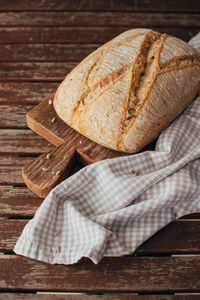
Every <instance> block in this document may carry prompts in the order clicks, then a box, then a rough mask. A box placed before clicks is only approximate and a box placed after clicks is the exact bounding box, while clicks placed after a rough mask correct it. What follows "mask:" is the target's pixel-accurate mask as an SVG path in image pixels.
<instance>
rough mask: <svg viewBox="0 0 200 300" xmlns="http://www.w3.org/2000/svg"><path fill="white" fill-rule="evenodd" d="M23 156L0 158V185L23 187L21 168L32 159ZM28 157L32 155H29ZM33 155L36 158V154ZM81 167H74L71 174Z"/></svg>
mask: <svg viewBox="0 0 200 300" xmlns="http://www.w3.org/2000/svg"><path fill="white" fill-rule="evenodd" d="M37 151H38V154H41V153H40V152H39V151H40V149H39V148H38V149H37ZM19 155H20V153H19ZM23 155H24V154H23V153H22V156H17V155H16V154H15V153H14V155H12V153H11V154H10V155H9V154H8V153H6V154H5V155H2V156H0V185H1V184H3V185H14V186H16V185H20V186H23V185H24V180H23V178H22V168H23V167H24V165H25V164H27V163H29V162H31V161H32V160H33V157H28V155H29V154H28V153H27V154H26V153H25V157H23ZM30 155H32V154H31V153H30ZM35 155H36V156H37V154H35ZM81 167H82V166H81V165H78V168H77V165H76V166H75V169H73V172H76V171H77V170H78V169H80V168H81ZM27 191H28V190H27ZM13 193H14V191H13ZM1 196H2V195H1ZM16 205H17V203H16Z"/></svg>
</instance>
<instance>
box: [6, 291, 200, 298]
mask: <svg viewBox="0 0 200 300" xmlns="http://www.w3.org/2000/svg"><path fill="white" fill-rule="evenodd" d="M0 299H2V300H3V299H6V300H22V299H25V300H32V299H33V300H54V299H55V300H56V299H57V300H111V299H114V300H199V295H197V294H193V295H191V296H190V295H187V294H185V295H184V294H181V295H178V294H177V295H136V294H134V293H117V294H116V293H106V294H101V295H95V294H83V293H76V292H75V293H70V292H68V293H67V292H38V293H37V294H25V293H18V294H17V293H16V294H15V293H0Z"/></svg>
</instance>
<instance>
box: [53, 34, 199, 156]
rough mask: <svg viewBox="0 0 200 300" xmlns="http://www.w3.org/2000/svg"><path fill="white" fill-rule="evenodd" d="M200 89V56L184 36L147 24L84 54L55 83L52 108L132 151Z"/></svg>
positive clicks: (92, 134) (79, 127)
mask: <svg viewBox="0 0 200 300" xmlns="http://www.w3.org/2000/svg"><path fill="white" fill-rule="evenodd" d="M199 89H200V57H199V55H198V53H197V51H196V50H195V49H193V48H192V47H191V46H189V45H188V44H187V43H186V42H184V41H182V40H180V39H177V38H175V37H172V36H169V35H167V34H160V33H158V32H156V31H153V30H148V29H133V30H129V31H126V32H124V33H122V34H120V35H119V36H117V37H116V38H114V39H113V40H111V41H110V42H108V43H106V44H104V45H103V46H102V47H100V48H98V49H97V50H96V51H94V52H93V53H92V54H90V55H89V56H88V57H86V58H85V59H84V60H83V61H82V62H81V63H80V64H79V65H78V66H77V67H76V68H75V69H74V70H72V72H71V73H69V74H68V75H67V77H66V78H65V79H64V81H63V82H62V83H61V85H60V86H59V88H58V90H57V92H56V95H55V98H54V108H55V110H56V112H57V114H58V116H59V117H60V118H61V119H62V120H63V121H64V122H66V123H67V124H68V125H69V126H71V127H72V128H74V129H75V130H76V131H78V132H80V133H81V134H82V135H84V136H86V137H88V138H90V139H91V140H93V141H95V142H96V143H98V144H101V145H103V146H105V147H108V148H111V149H114V150H117V151H121V152H127V153H135V152H137V151H139V150H140V149H142V148H143V147H144V146H145V145H147V144H148V143H149V142H151V141H152V140H153V139H154V138H155V137H156V136H157V135H158V134H159V133H160V132H161V131H162V130H163V129H164V128H165V127H166V126H167V125H168V124H169V123H170V122H171V121H172V120H173V119H174V118H175V117H176V116H177V115H178V114H179V113H180V112H181V111H183V110H184V108H185V107H186V106H187V105H188V104H189V103H190V102H191V101H192V100H193V99H194V97H195V96H196V95H197V94H198V92H199Z"/></svg>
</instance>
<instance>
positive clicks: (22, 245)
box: [14, 34, 200, 264]
mask: <svg viewBox="0 0 200 300" xmlns="http://www.w3.org/2000/svg"><path fill="white" fill-rule="evenodd" d="M190 44H191V45H193V46H194V47H196V48H197V49H198V50H199V51H200V34H198V35H197V36H196V37H195V38H193V39H192V40H191V41H190ZM199 133H200V97H198V98H196V99H195V101H193V102H192V104H190V106H189V107H188V108H187V109H186V110H185V111H184V112H183V113H182V114H181V115H180V116H179V117H178V118H177V119H176V120H175V121H174V122H173V123H172V124H171V125H170V126H169V127H168V128H167V129H166V130H165V131H163V133H162V134H161V135H160V136H159V138H158V140H157V143H156V147H155V150H154V151H145V152H142V153H139V154H134V155H129V156H124V157H120V158H114V159H108V160H104V161H100V162H97V163H94V164H92V165H90V166H87V167H85V168H83V169H81V170H80V171H79V172H77V173H76V174H74V175H72V176H71V177H70V178H68V179H66V180H65V181H63V182H62V183H61V184H60V185H58V186H57V187H56V188H54V189H53V190H52V191H51V192H50V193H49V195H48V196H47V198H46V199H45V200H44V202H43V203H42V205H41V206H40V208H39V209H38V210H37V212H36V214H35V216H34V218H33V219H32V220H31V221H29V223H28V224H27V225H26V226H25V228H24V230H23V232H22V234H21V236H20V238H19V239H18V241H17V243H16V245H15V248H14V251H15V253H17V254H20V255H24V256H28V257H31V258H33V259H37V260H41V261H44V262H48V263H52V264H55V263H59V264H72V263H75V262H77V261H79V260H80V259H81V258H82V257H88V258H90V259H91V260H92V261H93V262H94V263H98V262H99V261H100V260H101V259H102V257H104V256H121V255H125V254H130V253H132V252H134V250H135V249H136V248H137V247H138V246H139V245H141V244H142V243H143V242H144V241H145V240H147V239H148V238H149V237H151V236H152V235H153V234H154V233H156V232H157V231H158V230H160V229H161V228H162V227H164V226H165V225H167V224H168V223H170V222H171V221H173V220H175V219H177V218H179V217H181V216H183V215H186V214H189V213H196V212H200V160H199V157H200V134H199Z"/></svg>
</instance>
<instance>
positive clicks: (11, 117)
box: [0, 104, 33, 128]
mask: <svg viewBox="0 0 200 300" xmlns="http://www.w3.org/2000/svg"><path fill="white" fill-rule="evenodd" d="M32 108H33V105H23V104H13V105H12V104H9V105H0V115H1V118H0V127H1V128H27V124H26V114H27V113H28V111H29V110H31V109H32Z"/></svg>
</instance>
